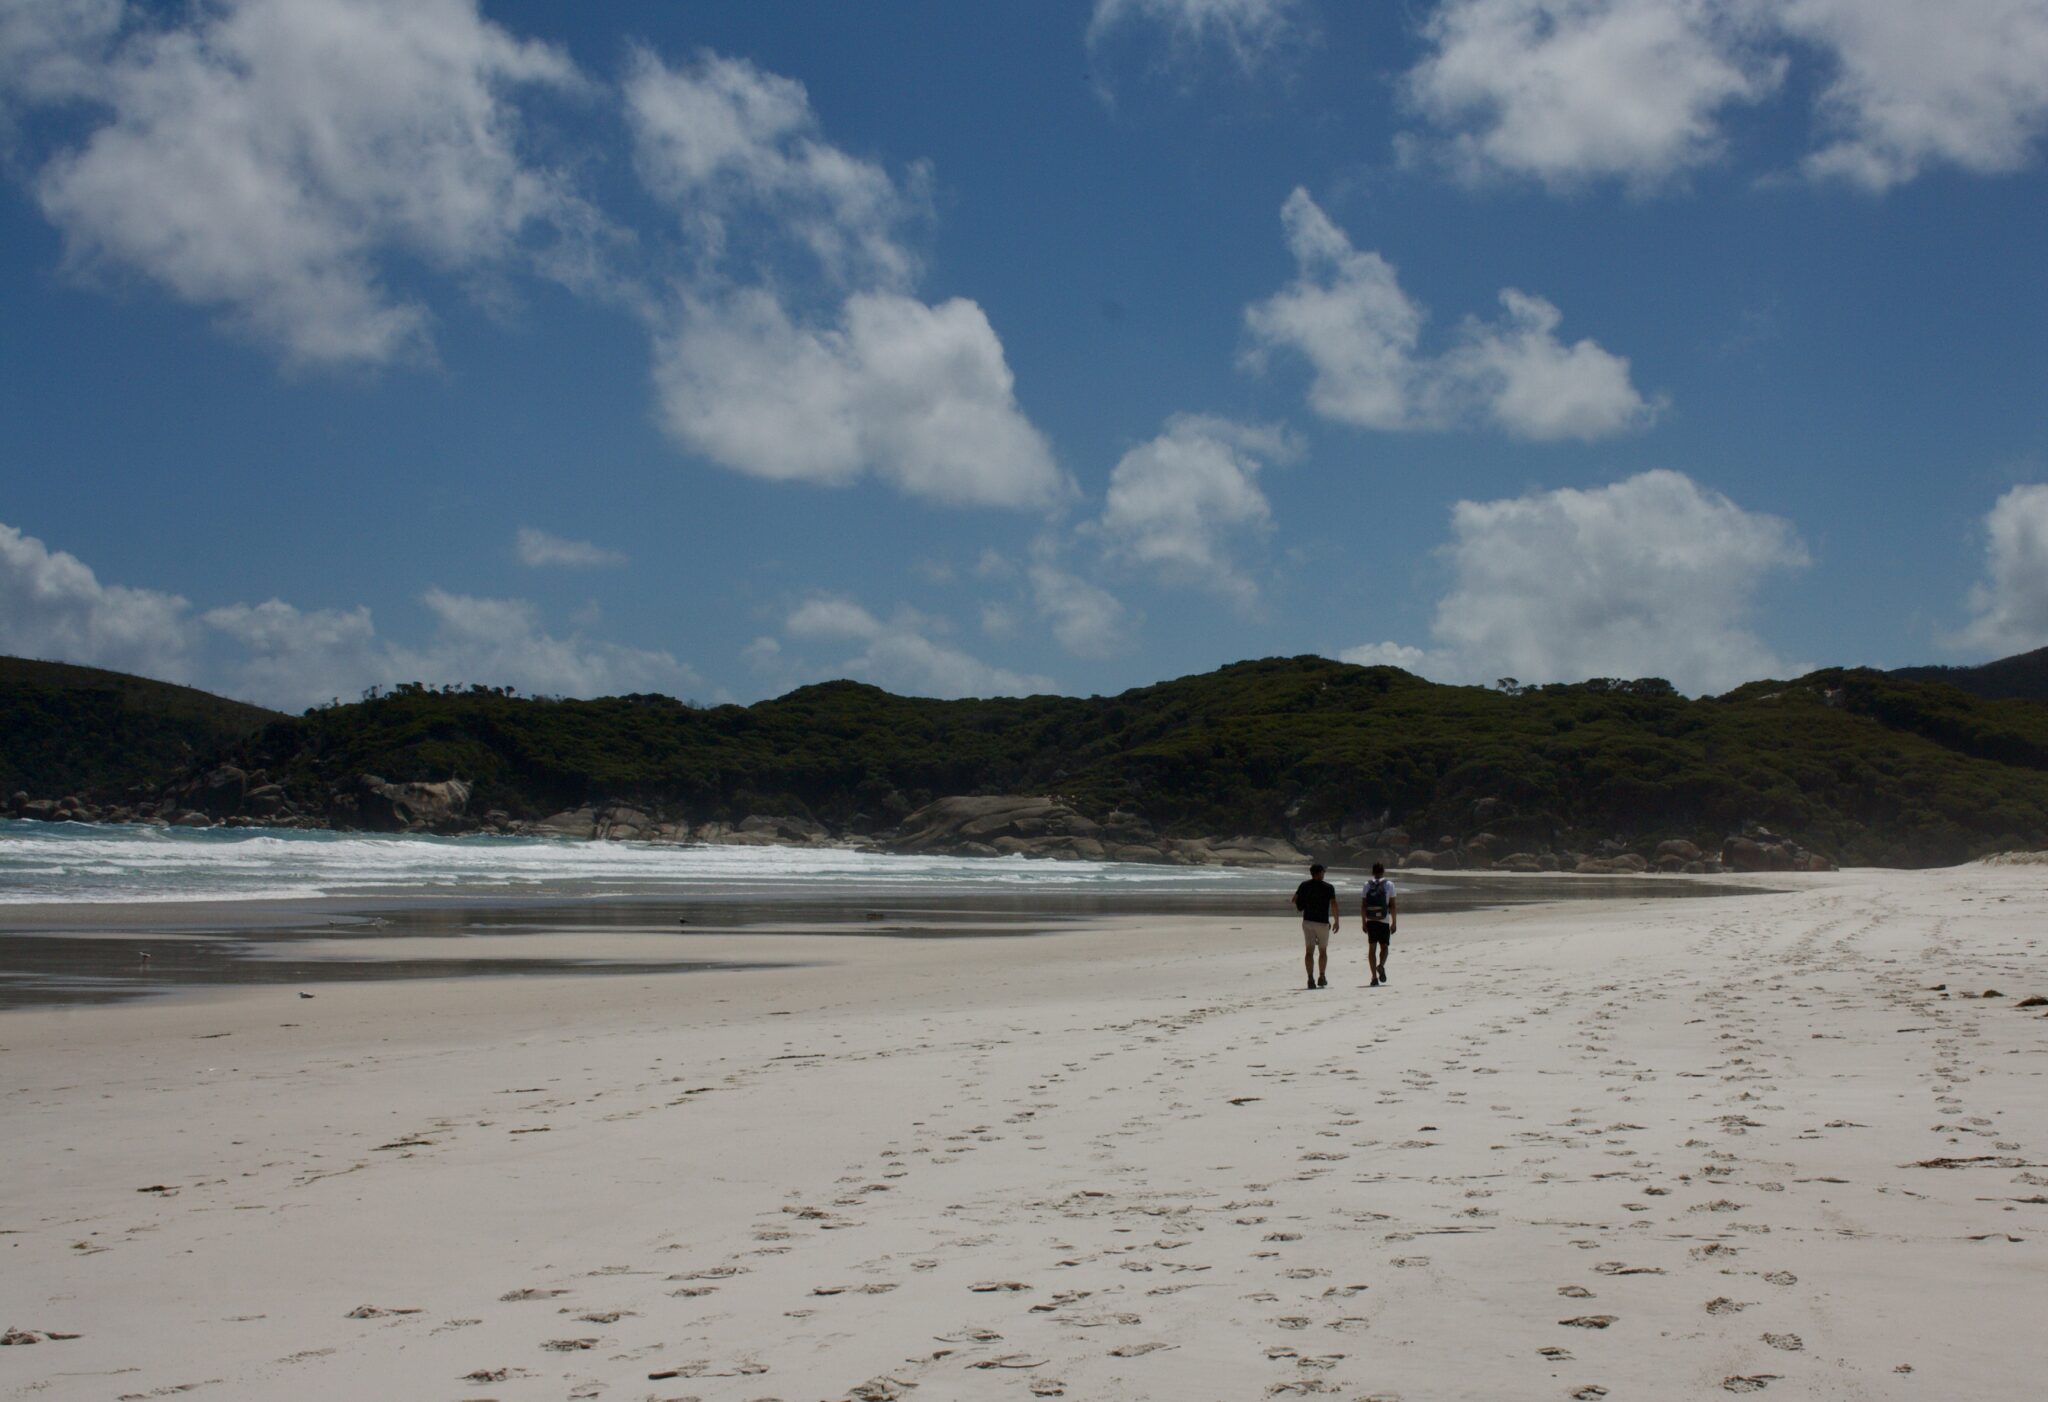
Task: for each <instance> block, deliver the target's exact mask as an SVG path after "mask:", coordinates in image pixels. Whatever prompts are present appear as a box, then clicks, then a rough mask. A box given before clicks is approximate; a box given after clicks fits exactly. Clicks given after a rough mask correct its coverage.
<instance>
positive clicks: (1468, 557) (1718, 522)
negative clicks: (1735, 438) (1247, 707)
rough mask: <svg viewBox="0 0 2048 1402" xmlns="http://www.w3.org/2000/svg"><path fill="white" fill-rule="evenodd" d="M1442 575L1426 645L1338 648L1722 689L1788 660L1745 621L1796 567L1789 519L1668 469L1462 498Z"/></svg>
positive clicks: (1465, 666)
mask: <svg viewBox="0 0 2048 1402" xmlns="http://www.w3.org/2000/svg"><path fill="white" fill-rule="evenodd" d="M1442 555H1443V557H1444V559H1445V560H1446V561H1447V562H1448V564H1449V566H1450V568H1451V572H1452V576H1453V582H1452V586H1451V589H1450V591H1449V592H1448V593H1447V594H1445V595H1444V596H1443V598H1442V599H1440V600H1439V601H1438V603H1437V607H1436V611H1435V617H1434V620H1433V622H1432V624H1431V627H1430V632H1431V634H1432V637H1433V639H1434V646H1433V647H1430V648H1427V649H1422V648H1416V647H1413V646H1409V645H1403V644H1400V643H1393V642H1382V643H1373V644H1368V645H1366V646H1364V647H1359V648H1353V649H1350V650H1348V651H1345V652H1342V653H1340V654H1339V655H1340V656H1341V657H1343V658H1344V659H1345V660H1346V661H1353V662H1361V663H1367V664H1373V663H1388V664H1391V665H1394V666H1399V667H1404V668H1406V669H1407V670H1409V671H1416V672H1421V673H1423V674H1425V675H1429V676H1433V677H1437V678H1439V679H1441V680H1445V681H1459V682H1490V681H1492V680H1494V679H1495V678H1497V677H1502V676H1513V677H1517V678H1519V679H1521V680H1522V681H1525V682H1549V681H1579V680H1583V679H1584V678H1587V677H1595V676H1607V677H1643V676H1661V677H1664V678H1666V679H1668V680H1669V681H1671V682H1673V683H1674V684H1675V685H1677V686H1678V687H1679V688H1681V689H1682V690H1686V691H1692V692H1713V691H1722V690H1726V689H1727V688H1729V687H1732V686H1736V685H1739V684H1740V683H1742V682H1745V681H1751V680H1754V679H1756V678H1758V677H1765V676H1774V675H1777V676H1782V675H1785V674H1786V673H1787V672H1790V671H1796V670H1799V667H1800V664H1796V663H1788V662H1786V661H1785V660H1784V659H1783V658H1781V657H1779V656H1778V655H1777V654H1776V653H1775V652H1773V651H1772V650H1771V648H1770V647H1769V645H1768V644H1766V643H1765V642H1764V641H1763V639H1762V638H1761V637H1759V636H1758V634H1757V633H1756V631H1755V627H1754V619H1755V614H1756V610H1757V598H1758V594H1759V592H1760V590H1761V588H1762V585H1763V582H1764V581H1765V579H1766V578H1768V577H1769V576H1770V575H1771V574H1773V573H1774V572H1777V571H1781V570H1788V569H1798V568H1801V567H1804V566H1805V565H1806V564H1807V563H1809V559H1808V555H1807V552H1806V547H1805V546H1804V544H1802V543H1801V541H1800V539H1799V536H1798V534H1797V533H1796V532H1795V531H1794V530H1793V528H1792V526H1791V525H1790V523H1788V522H1786V521H1783V520H1781V519H1779V518H1777V517H1774V516H1767V515H1762V514H1759V513H1756V512H1750V511H1745V510H1743V509H1742V508H1741V507H1739V506H1737V505H1736V504H1735V503H1734V502H1732V501H1730V500H1729V499H1728V498H1727V497H1725V496H1722V495H1721V494H1720V493H1718V492H1712V491H1708V490H1706V489H1704V488H1702V487H1700V486H1699V485H1698V484H1697V483H1695V482H1694V481H1693V480H1692V479H1691V478H1689V477H1687V476H1685V475H1684V474H1682V473H1677V472H1669V471H1654V472H1645V473H1642V474H1640V475H1639V476H1635V477H1631V478H1628V479H1626V480H1625V481H1621V482H1617V483H1615V484H1613V485H1612V486H1608V487H1600V488H1595V489H1592V490H1577V489H1572V488H1564V489H1560V490H1556V491H1548V492H1534V493H1531V494H1529V495H1527V496H1522V497H1511V498H1506V499H1502V500H1497V501H1484V502H1479V501H1461V502H1459V503H1458V504H1457V505H1456V506H1455V507H1454V508H1453V509H1452V512H1451V540H1450V542H1449V543H1448V544H1447V545H1445V546H1444V547H1443V550H1442Z"/></svg>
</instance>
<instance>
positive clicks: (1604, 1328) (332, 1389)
mask: <svg viewBox="0 0 2048 1402" xmlns="http://www.w3.org/2000/svg"><path fill="white" fill-rule="evenodd" d="M1779 883H1780V884H1783V885H1785V886H1789V887H1792V888H1793V889H1791V890H1790V891H1787V892H1780V893H1777V894H1769V895H1762V894H1760V895H1756V896H1744V897H1733V898H1729V899H1724V900H1712V901H1673V900H1653V901H1631V900H1608V901H1598V902H1593V901H1588V902H1572V903H1565V904H1535V905H1516V906H1510V907H1506V908H1502V909H1495V910H1489V911H1479V912H1470V913H1466V914H1460V915H1449V914H1439V915H1435V916H1430V917H1425V916H1424V915H1423V914H1422V913H1421V912H1420V909H1419V908H1418V909H1417V910H1416V911H1415V912H1414V913H1411V914H1410V916H1409V918H1408V919H1407V920H1405V921H1404V922H1403V926H1402V930H1401V933H1400V935H1399V936H1398V937H1397V941H1396V944H1395V950H1394V958H1393V961H1392V965H1391V972H1392V975H1393V983H1392V985H1391V986H1390V987H1387V988H1384V989H1368V988H1365V987H1363V986H1361V985H1362V984H1363V982H1364V978H1363V960H1362V958H1361V957H1360V950H1359V949H1358V947H1357V945H1356V944H1355V942H1354V932H1353V930H1352V928H1351V925H1350V922H1348V921H1347V922H1346V927H1345V929H1344V930H1343V931H1341V932H1340V934H1339V935H1338V940H1337V947H1336V954H1335V964H1334V967H1333V973H1334V975H1335V977H1334V978H1333V980H1332V986H1331V987H1330V988H1329V989H1327V990H1324V991H1320V992H1313V993H1311V992H1306V991H1303V990H1300V989H1298V988H1297V987H1296V986H1295V985H1296V982H1297V980H1298V977H1299V974H1298V970H1299V937H1298V927H1297V926H1294V925H1293V924H1292V922H1290V921H1288V920H1286V919H1284V918H1279V917H1275V916H1271V915H1258V916H1246V915H1222V916H1204V917H1197V916H1192V915H1186V914H1169V913H1161V914H1158V915H1153V916H1142V915H1130V914H1122V915H1114V916H1107V917H1086V918H1081V919H1078V920H1076V921H1075V922H1074V923H1072V924H1063V925H1060V926H1058V927H1056V928H1054V929H1053V930H1052V931H1051V932H1049V933H1044V934H1041V935H1039V936H1037V937H1036V938H1031V939H1015V938H983V937H978V936H974V935H962V936H957V937H954V938H949V939H944V940H934V939H904V938H889V937H880V936H870V935H863V934H852V933H825V934H821V933H817V932H805V931H794V930H793V931H790V932H788V933H785V934H782V935H778V936H777V937H776V938H775V939H774V940H773V941H771V942H767V943H768V945H769V952H767V953H764V952H763V948H764V941H763V940H762V939H761V938H760V937H759V936H758V934H745V933H739V934H734V933H707V934H704V935H702V936H695V937H691V938H690V940H689V948H690V952H691V955H692V957H694V958H698V959H702V960H706V961H711V962H717V961H734V962H739V961H750V962H757V963H773V964H775V965H776V966H777V967H774V968H754V969H709V970H705V971H702V972H698V973H693V974H691V975H689V976H687V977H674V976H669V975H659V976H654V975H636V974H625V975H621V976H617V977H607V978H602V979H593V978H584V977H573V976H554V975H537V976H533V977H527V978H520V979H508V980H482V979H449V980H435V981H417V980H414V981H394V982H365V981H354V982H346V983H335V984H331V985H327V986H322V987H317V988H310V989H307V990H305V991H309V992H312V993H313V994H314V995H315V996H314V997H312V998H310V999H305V998H301V997H300V996H299V990H296V989H292V988H289V987H280V986H259V987H239V988H217V989H212V990H206V991H204V992H202V993H197V994H193V995H190V996H185V997H178V998H169V999H162V1000H151V1001H146V1002H142V1003H137V1004H131V1005H128V1006H123V1007H117V1008H106V1007H72V1008H42V1009H26V1010H18V1011H14V1012H10V1013H8V1014H6V1015H4V1016H0V1068H4V1083H0V1094H4V1097H5V1099H4V1102H0V1103H4V1106H5V1111H4V1116H5V1124H6V1127H7V1133H6V1134H5V1135H4V1136H0V1261H4V1263H5V1267H6V1268H5V1270H4V1271H0V1327H8V1328H11V1329H13V1330H15V1331H18V1333H20V1334H23V1335H29V1336H32V1337H33V1342H32V1343H31V1344H28V1345H26V1346H20V1347H9V1348H4V1349H0V1397H8V1398H16V1397H18V1398H23V1399H27V1398H36V1399H43V1398H94V1399H105V1398H131V1399H137V1398H143V1397H153V1396H165V1395H172V1392H171V1390H172V1389H179V1390H180V1391H179V1392H178V1393H177V1394H176V1395H184V1392H183V1390H186V1389H189V1390H190V1392H191V1393H192V1395H194V1396H198V1397H207V1398H214V1397H218V1398H276V1397H293V1398H337V1399H338V1398H362V1397H408V1398H410V1397H427V1398H431V1397H446V1398H451V1399H453V1398H484V1397H491V1398H498V1399H502V1402H515V1399H525V1398H536V1399H537V1398H551V1399H552V1398H563V1397H601V1396H602V1397H626V1398H646V1397H654V1398H671V1399H679V1398H699V1399H703V1402H712V1399H734V1402H741V1400H742V1399H765V1398H779V1399H783V1400H784V1402H798V1399H803V1400H804V1402H808V1400H809V1399H813V1398H832V1399H840V1398H857V1399H874V1398H891V1397H905V1396H916V1397H924V1398H947V1399H951V1398H970V1399H978V1398H998V1397H1000V1398H1028V1397H1043V1396H1065V1397H1070V1398H1081V1399H1107V1398H1118V1399H1146V1398H1156V1399H1168V1398H1171V1399H1176V1402H1179V1400H1180V1399H1190V1398H1198V1399H1199V1398H1216V1399H1242V1398H1256V1397H1264V1396H1289V1395H1309V1396H1330V1397H1342V1398H1350V1399H1366V1398H1374V1397H1378V1398H1392V1397H1404V1398H1409V1399H1419V1398H1467V1397H1469V1398H1489V1399H1492V1398H1504V1397H1517V1398H1519V1397H1559V1398H1564V1397H1576V1398H1594V1397H1600V1396H1608V1395H1612V1396H1615V1397H1627V1396H1641V1397H1659V1398H1664V1397H1679V1396H1701V1397H1718V1396H1723V1395H1725V1394H1727V1393H1748V1392H1753V1391H1766V1390H1767V1391H1769V1392H1770V1393H1771V1394H1772V1395H1774V1396H1779V1397H1789V1398H1797V1397H1857V1398H1894V1397H1896V1398H1915V1399H1921V1398H1933V1397H1959V1396H1967V1397H1972V1398H2021V1397H2032V1396H2035V1395H2038V1378H2037V1377H2036V1373H2037V1367H2036V1363H2035V1356H2036V1349H2035V1347H2034V1344H2033V1336H2034V1330H2035V1329H2036V1328H2037V1321H2038V1319H2039V1317H2040V1312H2041V1307H2042V1305H2043V1304H2044V1302H2048V1249H2044V1241H2048V1237H2044V1232H2048V1018H2044V1017H2043V1016H2042V1014H2043V1013H2044V1011H2048V1007H2044V1006H2033V1007H2024V1006H2022V1003H2023V1002H2024V1000H2025V996H2026V995H2029V994H2033V995H2041V994H2048V949H2044V941H2048V892H2044V891H2043V887H2042V882H2041V879H2040V871H2039V869H2038V868H2033V869H2029V868H2006V869H2001V868H1983V867H1973V868H1964V869H1958V870H1956V871H1950V872H1939V873H1917V874H1901V873H1889V872H1887V873H1859V872H1849V873H1840V874H1832V875H1827V876H1811V877H1795V878H1780V879H1779ZM655 937H656V936H653V935H638V934H635V933H633V932H631V931H626V932H621V934H620V935H619V936H618V938H620V939H622V940H625V941H627V942H628V943H627V944H622V945H620V946H619V947H618V948H619V950H620V951H621V953H622V955H623V954H624V953H626V952H629V946H630V943H631V942H632V941H635V940H639V939H643V938H655ZM661 937H662V938H667V936H666V935H663V936H661ZM336 938H340V936H336ZM460 938H463V939H473V938H489V937H488V936H474V935H472V936H463V937H460ZM507 938H515V939H516V940H518V941H520V942H521V947H522V948H523V949H525V950H526V951H527V953H528V954H530V955H532V956H535V957H551V956H559V957H568V953H569V950H571V949H582V950H585V951H587V950H588V948H589V946H588V944H587V943H582V944H578V943H577V941H587V940H588V939H589V938H591V936H589V935H587V934H586V935H581V936H577V937H575V938H574V939H573V940H572V939H569V938H568V937H557V936H550V935H547V934H544V933H538V932H536V933H522V934H518V935H516V936H508V937H507ZM1936 985H1944V986H1943V987H1940V988H1937V987H1936ZM1987 990H1996V991H1997V992H1998V993H1999V994H2000V995H2001V996H1999V997H1995V998H1994V997H1989V996H1969V995H1984V994H1986V992H1987ZM65 1335H75V1336H76V1337H68V1338H67V1337H63V1336H65Z"/></svg>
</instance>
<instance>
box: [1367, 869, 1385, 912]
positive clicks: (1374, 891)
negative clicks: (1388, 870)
mask: <svg viewBox="0 0 2048 1402" xmlns="http://www.w3.org/2000/svg"><path fill="white" fill-rule="evenodd" d="M1365 916H1366V919H1368V920H1385V919H1386V918H1387V879H1386V878H1385V877H1384V876H1375V877H1374V878H1373V879H1372V880H1370V881H1368V882H1366V883H1365Z"/></svg>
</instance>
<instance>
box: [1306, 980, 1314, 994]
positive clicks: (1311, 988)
mask: <svg viewBox="0 0 2048 1402" xmlns="http://www.w3.org/2000/svg"><path fill="white" fill-rule="evenodd" d="M1308 987H1309V992H1311V993H1313V992H1315V987H1316V981H1315V980H1314V979H1310V980H1309V981H1308Z"/></svg>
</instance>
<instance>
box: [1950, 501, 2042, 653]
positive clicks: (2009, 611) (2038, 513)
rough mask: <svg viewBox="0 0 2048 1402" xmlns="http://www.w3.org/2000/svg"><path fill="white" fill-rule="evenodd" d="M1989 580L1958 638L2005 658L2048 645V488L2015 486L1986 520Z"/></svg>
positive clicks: (1974, 597) (1973, 599)
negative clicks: (1967, 623)
mask: <svg viewBox="0 0 2048 1402" xmlns="http://www.w3.org/2000/svg"><path fill="white" fill-rule="evenodd" d="M1984 537H1985V540H1984V579H1983V580H1982V582H1980V583H1979V584H1978V585H1977V586H1976V587H1975V588H1973V589H1972V590H1971V591H1970V612H1971V614H1972V615H1973V617H1972V618H1971V620H1970V623H1969V626H1968V627H1966V628H1965V629H1964V630H1963V631H1962V633H1961V634H1960V635H1959V636H1958V637H1957V638H1956V639H1955V641H1956V642H1957V643H1958V644H1959V645H1961V646H1963V647H1968V648H1981V649H1983V650H1985V651H1988V652H1991V653H1993V654H1995V655H1999V656H2004V655H2007V654H2010V653H2015V652H2025V651H2029V650H2031V649H2033V648H2037V647H2043V646H2048V483H2033V484H2031V485H2027V486H2019V487H2014V488H2013V489H2012V490H2011V491H2009V492H2007V493H2006V494H2005V495H2004V496H2002V497H2000V498H1999V499H1998V502H1997V504H1996V505H1994V506H1993V507H1992V508H1991V510H1990V512H1989V514H1987V515H1986V516H1985V518H1984Z"/></svg>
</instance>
